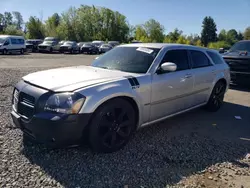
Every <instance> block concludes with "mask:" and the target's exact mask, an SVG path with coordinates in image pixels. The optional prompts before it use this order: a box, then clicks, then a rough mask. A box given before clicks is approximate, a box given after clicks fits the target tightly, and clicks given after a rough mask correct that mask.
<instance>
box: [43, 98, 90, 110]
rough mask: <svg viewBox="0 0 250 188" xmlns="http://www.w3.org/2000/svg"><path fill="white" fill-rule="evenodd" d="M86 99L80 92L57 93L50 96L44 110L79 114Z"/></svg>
mask: <svg viewBox="0 0 250 188" xmlns="http://www.w3.org/2000/svg"><path fill="white" fill-rule="evenodd" d="M84 101H85V97H84V96H82V95H81V94H79V93H57V94H53V95H52V96H50V97H49V99H48V100H47V102H46V104H45V106H44V111H49V112H56V113H62V114H77V113H78V112H79V111H80V109H81V107H82V105H83V103H84Z"/></svg>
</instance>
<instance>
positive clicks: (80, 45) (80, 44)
mask: <svg viewBox="0 0 250 188" xmlns="http://www.w3.org/2000/svg"><path fill="white" fill-rule="evenodd" d="M85 43H86V42H78V43H77V46H79V47H80V48H81V47H82V45H84V44H85Z"/></svg>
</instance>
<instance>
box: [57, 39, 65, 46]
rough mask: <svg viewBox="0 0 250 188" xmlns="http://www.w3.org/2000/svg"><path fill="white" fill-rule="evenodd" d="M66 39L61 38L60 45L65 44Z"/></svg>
mask: <svg viewBox="0 0 250 188" xmlns="http://www.w3.org/2000/svg"><path fill="white" fill-rule="evenodd" d="M65 42H66V41H65V40H61V41H60V42H59V43H58V45H60V46H61V45H63V44H64V43H65Z"/></svg>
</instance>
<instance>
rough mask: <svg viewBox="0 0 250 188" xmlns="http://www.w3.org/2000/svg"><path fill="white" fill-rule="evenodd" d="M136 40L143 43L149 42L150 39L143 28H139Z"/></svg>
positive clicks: (137, 28) (136, 32) (136, 31)
mask: <svg viewBox="0 0 250 188" xmlns="http://www.w3.org/2000/svg"><path fill="white" fill-rule="evenodd" d="M135 39H136V40H138V41H141V42H146V41H147V42H149V37H148V35H147V32H146V30H145V29H144V27H143V26H141V25H140V26H137V27H136V30H135Z"/></svg>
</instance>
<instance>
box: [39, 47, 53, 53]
mask: <svg viewBox="0 0 250 188" xmlns="http://www.w3.org/2000/svg"><path fill="white" fill-rule="evenodd" d="M50 48H51V47H46V48H40V47H38V50H39V51H40V52H49V51H50Z"/></svg>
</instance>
